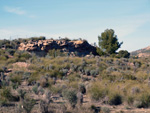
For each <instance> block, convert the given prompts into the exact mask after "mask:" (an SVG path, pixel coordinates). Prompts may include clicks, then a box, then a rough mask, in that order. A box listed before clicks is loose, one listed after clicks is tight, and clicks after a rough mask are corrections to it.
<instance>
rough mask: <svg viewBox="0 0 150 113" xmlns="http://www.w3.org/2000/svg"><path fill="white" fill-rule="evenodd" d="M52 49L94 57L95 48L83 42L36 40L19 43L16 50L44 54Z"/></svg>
mask: <svg viewBox="0 0 150 113" xmlns="http://www.w3.org/2000/svg"><path fill="white" fill-rule="evenodd" d="M52 49H60V50H61V51H62V52H69V53H72V52H78V53H79V55H84V56H85V55H88V54H90V53H92V54H93V55H96V54H97V53H96V47H94V46H92V45H90V44H89V43H88V42H87V41H85V40H76V41H68V40H52V39H49V40H38V41H31V40H30V41H28V42H26V43H20V45H19V47H18V50H25V51H29V52H45V53H47V52H48V51H49V50H52Z"/></svg>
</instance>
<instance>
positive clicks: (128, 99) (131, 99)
mask: <svg viewBox="0 0 150 113" xmlns="http://www.w3.org/2000/svg"><path fill="white" fill-rule="evenodd" d="M127 102H128V104H129V105H133V103H134V97H133V96H128V97H127Z"/></svg>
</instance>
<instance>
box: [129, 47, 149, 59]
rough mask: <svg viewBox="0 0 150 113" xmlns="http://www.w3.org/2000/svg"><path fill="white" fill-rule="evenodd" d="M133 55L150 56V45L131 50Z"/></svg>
mask: <svg viewBox="0 0 150 113" xmlns="http://www.w3.org/2000/svg"><path fill="white" fill-rule="evenodd" d="M131 55H132V56H137V57H149V56H150V46H148V47H146V48H143V49H140V50H137V51H133V52H131Z"/></svg>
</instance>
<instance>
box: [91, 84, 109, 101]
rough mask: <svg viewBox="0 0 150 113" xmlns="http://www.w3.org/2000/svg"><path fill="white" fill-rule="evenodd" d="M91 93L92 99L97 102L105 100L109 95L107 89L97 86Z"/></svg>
mask: <svg viewBox="0 0 150 113" xmlns="http://www.w3.org/2000/svg"><path fill="white" fill-rule="evenodd" d="M89 91H90V95H91V98H92V99H93V100H96V101H99V100H100V99H103V98H104V97H105V96H106V95H107V94H108V90H107V88H104V87H102V86H97V85H94V86H92V87H91V89H90V90H89Z"/></svg>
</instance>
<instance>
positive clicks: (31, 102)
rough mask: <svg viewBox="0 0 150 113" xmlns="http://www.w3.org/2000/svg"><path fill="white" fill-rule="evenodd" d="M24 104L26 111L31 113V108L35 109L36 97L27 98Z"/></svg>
mask: <svg viewBox="0 0 150 113" xmlns="http://www.w3.org/2000/svg"><path fill="white" fill-rule="evenodd" d="M22 104H23V109H24V110H25V111H26V113H31V110H32V109H33V107H34V105H35V104H36V102H35V100H34V99H29V98H25V99H24V100H23V103H22Z"/></svg>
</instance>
